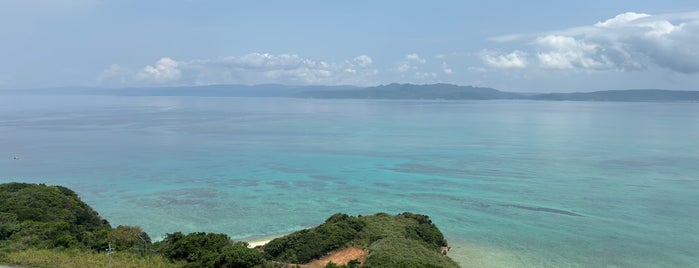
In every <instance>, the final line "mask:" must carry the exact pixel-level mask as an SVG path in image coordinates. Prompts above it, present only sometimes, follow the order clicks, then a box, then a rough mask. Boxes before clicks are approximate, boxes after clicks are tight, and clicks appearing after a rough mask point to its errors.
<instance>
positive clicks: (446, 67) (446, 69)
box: [441, 62, 454, 74]
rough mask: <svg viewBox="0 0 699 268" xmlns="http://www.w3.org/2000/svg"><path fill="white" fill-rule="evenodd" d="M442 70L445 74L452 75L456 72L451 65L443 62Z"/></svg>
mask: <svg viewBox="0 0 699 268" xmlns="http://www.w3.org/2000/svg"><path fill="white" fill-rule="evenodd" d="M441 68H442V72H444V73H445V74H452V73H453V72H454V70H452V69H451V67H449V64H447V63H446V62H442V66H441Z"/></svg>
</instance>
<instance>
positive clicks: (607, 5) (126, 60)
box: [0, 0, 699, 92]
mask: <svg viewBox="0 0 699 268" xmlns="http://www.w3.org/2000/svg"><path fill="white" fill-rule="evenodd" d="M0 7H1V8H0V40H1V41H2V42H0V89H9V88H36V87H58V86H99V87H129V86H167V85H204V84H263V83H281V84H324V85H339V84H350V85H360V86H364V85H378V84H386V83H393V82H398V83H437V82H443V83H454V84H460V85H476V86H488V87H494V88H498V89H502V90H509V91H528V92H550V91H559V92H565V91H592V90H606V89H628V88H667V89H689V90H699V1H695V0H691V1H690V0H686V1H681V0H677V1H673V0H665V1H650V0H649V1H637V0H634V1H629V0H615V1H609V0H604V1H596V0H595V1H575V2H573V1H502V0H495V1H419V2H418V1H205V0H183V1H173V0H170V1H165V0H162V1H146V0H141V1H136V0H15V1H11V0H0Z"/></svg>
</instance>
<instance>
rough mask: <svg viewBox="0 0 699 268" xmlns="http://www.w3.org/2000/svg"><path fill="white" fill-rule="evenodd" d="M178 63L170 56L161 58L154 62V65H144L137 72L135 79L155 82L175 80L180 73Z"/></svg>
mask: <svg viewBox="0 0 699 268" xmlns="http://www.w3.org/2000/svg"><path fill="white" fill-rule="evenodd" d="M178 65H179V64H178V63H177V61H175V60H173V59H171V58H167V57H165V58H162V59H160V60H158V62H156V63H155V66H151V65H148V66H146V67H144V68H143V69H142V70H141V72H139V73H138V76H137V79H138V80H141V81H147V82H152V83H157V84H162V83H168V82H173V81H177V80H178V79H179V78H180V76H181V74H182V71H180V69H179V66H178Z"/></svg>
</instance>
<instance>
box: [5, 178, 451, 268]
mask: <svg viewBox="0 0 699 268" xmlns="http://www.w3.org/2000/svg"><path fill="white" fill-rule="evenodd" d="M105 250H106V251H105ZM448 250H449V246H448V244H447V241H446V239H445V238H444V235H443V234H442V232H441V231H440V230H439V229H438V228H437V226H435V225H434V223H432V221H431V220H430V219H429V217H428V216H425V215H419V214H413V213H409V212H405V213H401V214H397V215H389V214H386V213H377V214H374V215H368V216H362V215H358V216H349V215H347V214H342V213H338V214H335V215H332V216H331V217H330V218H328V219H327V220H326V221H325V222H324V223H322V224H320V225H318V226H316V227H313V228H310V229H305V230H300V231H297V232H294V233H291V234H288V235H285V236H282V237H279V238H276V239H273V240H271V241H268V242H267V243H265V244H263V245H260V246H256V247H254V248H252V246H251V245H250V244H248V243H247V242H241V241H233V240H232V239H230V237H229V236H228V235H226V234H216V233H205V232H197V233H190V234H183V233H180V232H175V233H171V234H167V235H166V236H165V238H164V239H163V240H162V241H158V242H152V241H151V239H150V237H149V236H148V234H147V233H145V232H144V231H143V230H141V228H140V227H138V226H122V225H120V226H118V227H116V228H113V227H112V226H111V225H110V224H109V222H108V221H106V220H104V219H102V218H101V217H100V216H99V214H98V213H97V212H96V211H94V210H93V209H92V208H90V206H88V205H87V204H85V203H84V202H82V201H81V200H80V198H78V195H77V194H76V193H75V192H74V191H72V190H70V189H68V188H65V187H62V186H48V185H44V184H29V183H17V182H13V183H4V184H0V264H10V265H19V266H26V267H71V268H80V267H90V268H91V267H104V266H108V265H111V266H112V267H259V268H281V267H306V268H315V267H325V268H339V267H347V268H352V267H406V268H407V267H446V268H451V267H458V264H456V263H455V262H454V261H453V260H451V259H450V258H449V257H448V256H446V254H447V251H448ZM109 253H111V254H109Z"/></svg>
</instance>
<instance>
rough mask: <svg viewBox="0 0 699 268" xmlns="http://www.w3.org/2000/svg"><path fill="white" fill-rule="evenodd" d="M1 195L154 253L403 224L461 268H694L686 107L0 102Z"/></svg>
mask: <svg viewBox="0 0 699 268" xmlns="http://www.w3.org/2000/svg"><path fill="white" fill-rule="evenodd" d="M14 156H18V157H19V159H17V160H14V159H13V157H14ZM7 181H26V182H42V183H47V184H61V185H66V186H68V187H71V188H73V189H75V190H76V191H77V192H78V193H79V194H80V195H81V197H82V198H83V199H84V200H85V201H87V202H88V203H89V204H90V205H92V206H93V207H94V208H95V209H96V210H98V211H99V212H100V213H101V214H102V216H104V217H105V218H107V219H108V220H109V221H110V222H111V223H112V225H114V226H116V225H119V224H128V225H139V226H142V227H143V228H144V229H145V230H146V231H147V232H148V233H149V234H150V235H151V236H152V237H154V238H159V237H162V235H163V234H165V233H168V232H173V231H185V232H191V231H207V232H223V233H227V234H229V235H231V236H232V237H234V238H236V239H243V240H250V239H256V238H260V237H266V236H271V235H277V234H282V233H287V232H290V231H294V230H298V229H300V228H306V227H310V226H314V225H317V224H319V223H321V222H322V221H323V220H324V219H325V218H327V217H328V216H329V215H331V214H332V213H335V212H346V213H350V214H373V213H375V212H379V211H385V212H390V213H397V212H403V211H411V212H416V213H423V214H427V215H430V217H431V218H432V219H433V220H434V221H435V222H436V223H437V224H438V226H439V227H440V228H441V229H442V230H443V232H444V233H445V234H446V236H447V238H448V240H449V242H450V244H452V247H453V248H452V251H451V252H450V256H452V257H453V258H454V259H456V260H457V261H459V262H460V263H461V264H462V265H463V266H465V267H699V252H698V251H697V250H698V249H697V245H699V207H698V206H697V204H699V202H698V201H699V104H697V103H602V102H599V103H595V102H537V101H454V102H452V101H364V100H312V99H308V100H306V99H274V98H199V97H108V96H104V97H95V96H89V97H88V96H72V97H66V96H62V97H57V96H53V97H49V96H43V97H42V96H0V182H7Z"/></svg>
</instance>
